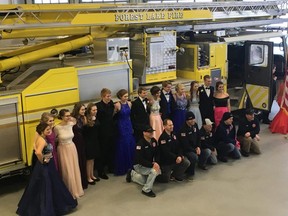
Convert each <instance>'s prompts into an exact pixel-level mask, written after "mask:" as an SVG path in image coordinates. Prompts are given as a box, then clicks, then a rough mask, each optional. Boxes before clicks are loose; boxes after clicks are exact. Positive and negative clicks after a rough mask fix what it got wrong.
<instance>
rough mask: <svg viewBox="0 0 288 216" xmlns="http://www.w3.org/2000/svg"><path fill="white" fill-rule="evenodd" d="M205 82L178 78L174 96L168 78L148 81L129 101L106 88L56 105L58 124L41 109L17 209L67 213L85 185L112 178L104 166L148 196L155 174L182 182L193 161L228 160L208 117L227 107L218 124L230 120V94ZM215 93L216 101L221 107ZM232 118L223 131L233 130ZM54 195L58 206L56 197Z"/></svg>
mask: <svg viewBox="0 0 288 216" xmlns="http://www.w3.org/2000/svg"><path fill="white" fill-rule="evenodd" d="M210 84H211V78H210V77H209V76H205V77H204V85H203V86H201V87H199V88H198V82H192V83H191V90H190V96H187V95H186V93H185V88H184V86H183V85H182V84H177V85H176V86H175V90H176V92H175V93H174V94H173V93H172V91H171V88H172V83H171V82H170V81H165V82H163V83H162V89H160V88H159V87H158V86H153V87H152V88H151V89H150V93H151V95H149V96H148V93H147V90H146V89H145V88H144V87H140V88H139V89H138V96H139V97H138V98H137V99H135V100H134V101H133V102H130V101H129V95H128V91H127V90H125V89H121V90H119V91H118V92H117V97H118V99H119V101H118V102H116V103H114V102H113V101H112V99H111V98H112V95H111V91H110V90H109V89H107V88H103V89H102V90H101V101H99V102H98V103H96V104H95V103H89V104H88V105H87V107H86V106H85V105H84V104H82V103H77V104H75V106H74V109H73V111H72V112H71V113H70V111H69V110H68V109H61V110H60V111H59V115H58V118H59V119H60V123H59V124H57V125H56V126H54V118H55V116H54V115H52V114H50V113H43V115H42V116H41V120H40V123H39V125H38V126H37V128H36V132H37V133H36V135H35V141H34V154H33V155H34V160H33V161H34V163H33V164H34V169H33V172H32V176H31V180H30V182H29V185H28V186H27V187H26V189H25V192H24V194H23V196H22V198H21V200H20V202H19V204H18V209H17V213H18V214H20V215H61V214H65V213H68V212H69V211H71V210H72V209H74V208H75V207H76V206H77V198H79V197H81V196H82V195H84V189H86V188H87V187H88V184H89V185H95V184H96V182H97V181H100V178H101V179H106V180H107V179H108V178H109V177H108V176H107V174H106V173H107V172H110V173H114V174H115V175H125V174H127V176H126V180H127V181H131V179H132V180H133V181H135V182H138V183H140V184H144V187H143V190H142V193H143V194H145V195H148V196H152V197H153V196H155V194H154V193H153V191H152V185H153V182H154V180H155V178H156V176H158V177H157V179H158V180H159V181H160V182H168V181H170V179H175V180H180V181H181V180H183V179H184V178H185V175H186V174H185V173H188V177H189V178H191V177H192V176H193V175H194V170H195V165H196V163H197V161H198V166H199V167H200V168H202V169H204V170H206V169H207V167H206V164H207V163H211V164H216V163H217V157H216V154H217V151H218V159H220V160H222V161H225V157H226V155H228V153H231V152H234V148H233V149H232V145H230V146H229V148H228V147H227V146H225V147H223V149H222V148H221V147H217V146H216V147H215V146H214V144H215V143H214V141H215V140H214V138H213V141H212V137H214V135H213V136H212V121H213V120H214V115H215V117H216V116H218V115H220V114H219V113H224V115H223V114H222V115H223V118H222V117H221V118H220V119H222V121H221V122H227V121H228V119H231V118H232V116H230V115H231V113H229V112H225V111H229V109H230V108H229V96H228V95H227V94H226V93H224V91H223V83H221V82H218V83H217V84H216V88H217V89H219V91H217V93H218V94H217V93H215V94H214V89H213V87H211V86H210ZM213 96H215V98H216V99H217V98H218V99H219V100H220V101H221V102H220V103H218V105H219V106H218V105H217V103H216V102H215V101H214V99H213V98H214V97H213ZM223 101H224V102H223ZM198 104H199V105H198ZM214 106H215V107H219V109H218V108H215V107H214ZM221 107H222V108H221ZM214 108H215V109H214ZM223 108H224V109H223ZM214 110H215V112H214ZM227 113H228V114H227ZM232 119H233V118H232ZM202 120H203V127H202V128H201V129H200V131H199V128H198V127H201V126H202ZM211 120H212V121H211ZM215 121H216V118H215ZM232 121H233V120H232ZM232 121H230V124H229V125H230V126H229V127H228V126H227V127H226V126H225V128H223V130H222V131H221V132H223V133H225V134H226V133H227V134H229V133H228V132H227V131H228V130H229V131H232V132H233V131H234V130H235V127H234V126H232ZM196 122H197V123H198V122H200V123H199V124H197V123H196ZM219 122H220V120H219ZM216 124H217V123H216ZM220 125H221V124H220ZM219 128H222V126H221V127H220V126H219V127H217V130H216V134H217V131H218V129H219ZM218 133H219V134H220V132H218ZM227 134H226V135H227ZM234 135H235V134H234ZM219 139H220V138H219ZM221 139H222V138H221ZM204 141H205V142H204ZM218 141H219V142H217V143H220V140H218ZM226 141H227V140H223V142H226ZM135 143H137V144H135ZM179 143H181V144H179ZM229 143H230V144H231V142H229ZM232 144H233V146H235V143H233V142H232ZM216 149H217V151H216ZM235 149H236V148H235ZM246 151H247V149H246ZM234 153H235V154H234V156H235V158H240V153H239V151H236V150H235V152H234ZM247 154H248V153H247ZM159 155H160V156H159ZM147 168H148V169H147ZM94 171H96V172H95V173H97V174H96V175H94ZM160 174H161V175H160ZM55 185H56V186H55ZM59 188H61V189H59ZM55 197H59V198H55ZM58 199H61V202H60V203H61V204H58V203H56V202H55V200H58ZM35 206H37V207H35ZM47 208H49V209H48V210H47Z"/></svg>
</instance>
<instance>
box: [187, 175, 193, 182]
mask: <svg viewBox="0 0 288 216" xmlns="http://www.w3.org/2000/svg"><path fill="white" fill-rule="evenodd" d="M186 179H187V180H188V181H193V179H194V176H193V175H187V176H186Z"/></svg>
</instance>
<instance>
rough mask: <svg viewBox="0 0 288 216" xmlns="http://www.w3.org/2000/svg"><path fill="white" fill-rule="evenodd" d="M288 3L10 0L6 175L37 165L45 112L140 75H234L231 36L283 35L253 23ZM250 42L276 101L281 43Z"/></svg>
mask: <svg viewBox="0 0 288 216" xmlns="http://www.w3.org/2000/svg"><path fill="white" fill-rule="evenodd" d="M286 12H287V0H280V1H265V2H239V1H237V2H229V3H228V2H212V3H207V2H205V3H177V4H176V3H172V4H158V3H155V4H145V3H143V4H67V5H65V4H61V5H1V6H0V22H1V24H0V38H1V40H0V47H1V48H0V73H1V80H0V83H1V86H0V88H1V91H0V136H1V140H0V178H1V177H5V176H10V175H14V174H21V173H23V172H25V170H27V168H28V167H29V166H30V165H31V155H32V140H33V135H34V134H35V125H36V124H37V123H38V121H39V117H40V115H41V113H42V112H45V111H50V110H51V109H54V108H56V109H61V108H64V107H65V108H71V107H72V105H73V104H74V103H76V102H78V101H83V102H88V101H95V100H97V99H98V98H99V92H100V90H101V89H102V88H103V87H107V88H110V89H111V90H112V91H113V92H116V91H117V90H119V89H120V88H125V89H128V90H129V92H130V93H132V92H133V89H135V87H137V86H138V85H139V84H141V85H145V84H152V83H157V82H161V81H164V80H175V79H177V78H178V77H182V78H185V79H187V80H189V81H191V80H198V81H200V82H202V80H203V76H204V75H206V74H210V75H211V76H212V78H213V82H216V81H217V80H222V81H224V82H225V83H227V79H228V78H227V77H228V59H229V52H228V51H229V49H228V48H227V47H228V44H231V43H236V41H247V40H251V39H253V38H254V39H256V38H257V39H259V38H260V37H261V38H269V37H275V36H279V35H281V34H282V33H279V32H262V33H261V34H260V33H259V32H258V33H257V36H255V34H254V36H253V34H250V36H247V34H248V33H249V32H248V31H247V29H248V28H253V27H259V26H265V25H269V24H275V23H281V22H284V21H286V20H285V19H283V18H281V16H282V15H284V14H286ZM233 32H234V33H233ZM244 33H245V34H244ZM242 34H243V35H242ZM260 35H261V36H260ZM246 45H247V46H246V51H245V56H247V57H245V59H249V61H246V63H245V64H246V65H247V68H246V69H247V70H246V71H250V73H247V74H246V75H245V76H246V83H245V84H246V87H247V88H246V89H247V91H246V92H247V93H248V95H250V99H251V98H252V103H253V105H254V106H255V107H257V106H258V105H259V104H260V108H262V109H267V107H268V106H269V102H268V101H269V96H268V95H269V91H270V90H269V82H271V80H265V79H261V81H260V80H259V77H264V76H265V75H267V74H268V73H270V72H271V67H272V56H273V44H272V43H267V42H265V43H264V42H249V43H248V42H247V43H246ZM255 80H259V82H255ZM253 94H254V95H255V94H256V95H259V94H261V95H262V96H261V97H257V98H258V99H257V100H256V101H253V98H255V97H253ZM259 98H260V99H259Z"/></svg>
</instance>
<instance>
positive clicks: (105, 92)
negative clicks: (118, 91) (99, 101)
mask: <svg viewBox="0 0 288 216" xmlns="http://www.w3.org/2000/svg"><path fill="white" fill-rule="evenodd" d="M100 94H101V97H102V98H103V97H105V96H106V95H107V94H111V90H110V89H108V88H103V89H102V90H101V93H100Z"/></svg>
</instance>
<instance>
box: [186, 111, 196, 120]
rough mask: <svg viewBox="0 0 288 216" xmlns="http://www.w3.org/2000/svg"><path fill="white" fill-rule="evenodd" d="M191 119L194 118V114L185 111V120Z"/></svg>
mask: <svg viewBox="0 0 288 216" xmlns="http://www.w3.org/2000/svg"><path fill="white" fill-rule="evenodd" d="M192 119H195V115H194V113H193V112H191V111H189V112H187V113H186V121H187V120H192Z"/></svg>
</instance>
